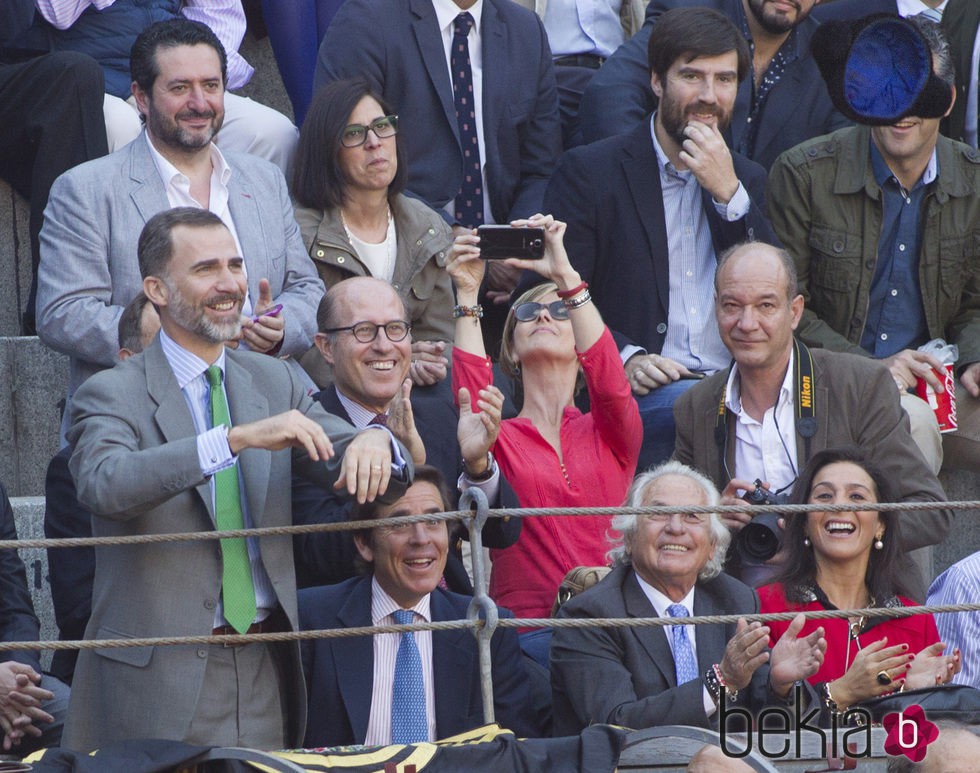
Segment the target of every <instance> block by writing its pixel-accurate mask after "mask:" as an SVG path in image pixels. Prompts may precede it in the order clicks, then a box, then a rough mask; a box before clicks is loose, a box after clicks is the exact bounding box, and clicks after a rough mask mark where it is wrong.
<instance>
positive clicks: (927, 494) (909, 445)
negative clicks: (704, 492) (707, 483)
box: [674, 348, 953, 549]
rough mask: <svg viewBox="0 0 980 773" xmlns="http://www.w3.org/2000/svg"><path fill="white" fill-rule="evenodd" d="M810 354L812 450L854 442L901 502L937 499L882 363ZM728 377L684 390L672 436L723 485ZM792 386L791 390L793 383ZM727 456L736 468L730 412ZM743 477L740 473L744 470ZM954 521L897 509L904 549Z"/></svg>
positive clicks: (800, 457)
mask: <svg viewBox="0 0 980 773" xmlns="http://www.w3.org/2000/svg"><path fill="white" fill-rule="evenodd" d="M810 354H811V355H812V356H813V408H814V418H815V419H816V420H817V433H816V435H814V436H813V438H812V439H811V441H810V450H811V453H816V452H817V451H821V450H823V449H825V448H834V447H838V446H842V445H856V446H858V447H860V448H862V449H864V451H865V452H866V453H868V454H870V457H871V461H872V462H874V464H875V466H876V467H878V468H879V469H880V470H881V471H882V472H883V473H884V475H885V477H886V478H888V479H889V480H891V481H892V482H893V483H894V485H895V488H896V491H897V492H898V495H899V496H898V498H899V500H900V501H902V502H942V501H944V500H945V499H946V495H945V493H944V492H943V488H942V486H941V485H940V484H939V481H938V480H937V479H936V476H935V475H933V474H932V471H931V470H930V469H929V468H928V467H927V466H926V463H925V460H924V459H923V458H922V455H921V454H920V453H919V449H918V448H916V445H915V443H914V442H913V440H912V436H911V435H910V434H909V419H908V416H907V415H906V414H905V411H903V410H902V406H901V404H900V403H899V400H898V391H897V390H896V389H895V384H894V382H893V381H892V378H891V376H890V375H889V373H888V369H887V368H886V367H885V366H884V365H882V364H881V363H880V362H877V361H875V360H872V359H869V358H867V357H859V356H857V355H853V354H843V353H841V352H830V351H827V350H826V349H812V348H811V349H810ZM727 380H728V371H727V370H724V371H719V372H718V373H716V374H715V375H713V376H710V377H708V378H706V379H705V380H704V381H702V382H701V383H700V384H696V385H695V386H694V387H692V388H691V389H688V390H687V392H685V393H684V394H683V395H681V396H680V397H679V398H677V402H676V403H674V420H675V421H676V422H677V440H676V444H675V446H674V458H675V459H679V460H680V461H682V462H684V464H689V465H691V466H692V467H697V468H698V469H699V470H701V471H703V472H704V473H705V474H706V475H707V476H708V477H709V478H711V479H712V480H713V481H714V483H715V485H716V486H717V487H718V488H719V489H721V488H724V487H725V485H726V484H727V483H728V481H729V476H728V475H727V474H726V473H725V470H724V468H723V467H722V464H721V457H720V455H719V453H718V444H717V442H716V441H715V421H716V419H717V416H718V405H719V403H720V401H721V397H722V394H723V393H724V390H725V384H726V382H727ZM794 388H795V387H794ZM726 436H727V440H728V443H727V447H726V449H725V451H726V459H727V463H728V469H729V470H732V471H734V469H735V419H734V417H733V416H730V417H729V421H728V428H727V434H726ZM796 457H797V458H796V464H797V470H801V469H802V468H803V466H804V465H805V464H806V461H807V460H806V444H805V442H804V439H803V438H802V437H801V436H800V435H799V433H797V436H796ZM741 477H745V476H744V475H743V476H741ZM952 524H953V514H952V512H951V511H949V510H941V509H938V508H937V509H936V510H924V511H916V512H909V513H903V514H902V536H903V538H904V540H905V544H906V547H907V548H909V549H912V548H919V547H924V546H926V545H936V544H938V543H940V542H942V540H943V538H944V537H945V536H946V534H947V533H948V532H949V529H950V527H951V526H952Z"/></svg>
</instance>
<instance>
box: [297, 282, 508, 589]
mask: <svg viewBox="0 0 980 773" xmlns="http://www.w3.org/2000/svg"><path fill="white" fill-rule="evenodd" d="M405 317H406V315H405V306H404V304H403V303H402V300H401V298H400V297H399V296H398V293H397V292H395V290H394V288H392V286H391V285H390V284H389V283H388V282H385V281H383V280H380V279H375V278H373V277H353V278H351V279H346V280H344V281H343V282H339V283H337V284H336V285H334V286H333V287H331V288H330V290H328V291H327V293H326V294H325V295H324V296H323V300H321V301H320V308H319V309H318V311H317V326H318V328H319V330H320V332H318V333H317V334H316V345H317V347H318V348H319V350H320V353H321V355H322V356H323V357H324V358H325V360H326V361H327V362H328V363H330V365H331V371H332V373H333V378H334V383H333V384H332V385H331V386H329V387H327V388H326V389H324V390H323V391H321V392H319V393H317V394H316V395H314V399H315V400H316V401H317V402H319V403H320V405H322V406H323V407H324V409H325V410H326V411H327V412H328V413H332V414H334V415H335V416H340V417H341V418H342V419H344V420H345V421H349V422H350V423H351V424H353V425H354V426H355V427H357V428H359V429H360V428H364V427H367V426H369V425H370V424H371V423H372V422H377V423H381V422H383V423H384V424H385V425H386V426H387V427H388V428H389V429H390V430H391V431H392V432H393V433H394V434H395V436H396V437H397V438H398V439H399V440H401V441H402V442H403V443H404V444H405V445H406V447H408V449H409V450H410V451H411V453H412V455H413V458H414V460H415V462H416V463H417V464H421V463H423V462H425V463H427V464H429V465H430V466H433V467H435V468H436V469H438V470H439V471H440V473H442V476H443V479H444V480H451V481H455V480H456V479H457V477H458V476H459V474H460V471H461V470H460V468H461V467H463V470H462V471H463V472H464V473H465V474H464V476H463V478H462V480H461V483H462V485H463V486H464V487H466V486H468V485H471V481H473V480H476V481H482V483H481V487H482V488H484V493H486V494H487V496H488V498H489V499H490V503H491V506H492V507H518V506H519V503H518V502H517V497H516V496H515V495H514V493H513V490H512V489H511V488H510V486H509V485H508V484H507V483H506V481H505V480H503V479H502V478H501V477H500V474H499V471H498V470H497V466H496V463H494V462H493V461H492V457H490V456H489V455H488V452H489V448H490V444H491V443H492V442H493V439H494V437H495V432H494V433H493V434H491V433H488V432H487V430H486V428H485V427H484V425H483V423H482V421H479V420H478V415H474V414H473V413H472V411H469V410H464V411H462V416H461V418H460V417H458V416H457V413H456V407H455V405H454V404H453V397H452V387H451V385H450V380H449V379H443V380H442V381H440V382H438V383H437V384H435V385H433V386H431V387H425V388H422V389H419V388H415V389H414V390H412V387H411V380H410V378H409V375H408V372H409V368H408V366H409V362H410V361H411V356H412V338H411V332H410V331H404V330H403V329H402V327H400V326H398V325H397V323H401V322H402V321H403V320H405ZM389 323H396V327H393V328H390V332H387V331H388V329H387V328H385V327H384V326H385V325H388V324H389ZM365 324H367V325H370V326H375V325H376V326H377V327H376V328H375V330H374V338H373V339H371V340H370V341H362V340H359V339H358V338H357V336H356V335H355V329H356V327H358V326H363V325H365ZM368 330H370V327H369V328H368ZM396 330H400V331H402V332H403V333H404V335H402V337H400V338H399V337H398V335H399V334H398V333H396ZM395 339H397V340H395ZM490 391H491V392H493V393H494V394H499V390H496V389H495V388H491V390H490ZM488 415H491V416H494V417H495V418H496V427H495V430H496V429H497V428H499V419H500V411H499V406H498V407H497V408H496V410H494V411H491V413H490V414H488ZM460 421H461V422H462V431H463V432H464V434H465V437H466V443H465V445H464V446H463V447H462V448H461V447H460V443H459V442H458V441H457V423H458V422H460ZM292 499H293V517H294V520H295V522H296V523H303V524H312V523H339V522H343V521H346V520H347V518H348V517H349V514H350V503H349V502H348V501H346V500H345V499H343V498H341V497H339V496H337V495H336V494H334V493H333V492H329V491H325V490H324V489H322V488H320V487H318V486H315V485H313V484H312V483H309V482H307V481H304V480H300V479H296V480H294V481H293V497H292ZM456 499H457V498H456V497H453V498H452V500H451V501H450V503H449V504H450V505H451V506H455V504H456ZM498 499H499V500H500V501H499V503H498V502H497V501H496V500H498ZM520 533H521V522H520V519H518V518H513V519H507V520H505V519H501V518H491V519H490V520H489V521H488V522H487V525H486V526H485V527H484V529H483V538H484V545H485V546H486V547H492V548H505V547H509V546H510V545H513V544H514V542H516V541H517V538H518V537H519V536H520ZM462 535H463V537H464V538H465V536H466V531H465V528H464V529H463V530H462ZM459 539H460V538H459V537H458V536H455V535H454V536H453V540H452V544H451V546H450V550H449V557H448V560H447V562H446V571H445V579H446V583H447V586H448V587H449V589H450V590H453V591H456V592H458V593H472V592H473V587H472V585H471V584H470V580H469V577H468V575H467V573H466V569H465V567H464V566H463V561H462V555H461V550H460V547H461V546H460V543H459ZM294 545H295V549H296V573H297V583H298V585H299V587H301V588H303V587H307V586H310V585H325V584H328V583H334V582H340V581H341V580H346V579H347V578H349V577H353V576H355V574H356V569H355V558H356V555H357V552H356V550H355V549H354V542H353V538H352V536H351V533H350V532H347V531H342V532H320V533H315V534H301V535H297V536H296V537H295V538H294Z"/></svg>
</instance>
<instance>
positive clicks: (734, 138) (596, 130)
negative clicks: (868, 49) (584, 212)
mask: <svg viewBox="0 0 980 773" xmlns="http://www.w3.org/2000/svg"><path fill="white" fill-rule="evenodd" d="M868 1H869V0H865V2H868ZM818 2H820V0H799V1H798V2H793V3H782V2H777V0H651V2H650V4H649V5H648V6H647V15H646V21H645V22H644V24H643V27H642V29H641V30H640V31H639V32H638V33H636V35H634V36H633V37H632V38H631V39H630V40H627V41H626V42H625V43H624V44H623V45H622V46H620V47H619V49H617V51H616V53H615V54H613V55H612V57H610V59H609V61H608V62H606V63H605V65H603V67H602V69H601V70H599V72H598V73H596V75H595V77H594V78H593V79H592V81H591V82H590V83H589V86H588V88H587V89H586V91H585V94H584V95H583V96H582V106H581V109H580V112H579V121H580V123H581V126H582V132H583V135H584V137H585V141H586V142H595V141H596V140H599V139H602V138H604V137H612V136H614V135H616V134H622V133H623V132H627V131H629V130H630V129H631V128H632V127H633V126H634V125H635V124H636V123H637V122H638V121H640V120H641V119H642V117H643V116H644V115H646V114H647V113H649V112H650V111H651V110H652V109H654V107H655V106H656V100H657V96H658V95H656V94H655V93H654V92H653V91H652V90H651V89H650V83H649V81H648V80H647V78H646V69H647V47H648V43H649V40H650V37H651V35H652V33H653V30H655V29H656V27H657V25H658V24H659V23H660V19H661V17H662V15H663V14H664V13H666V12H667V11H670V10H672V9H675V8H694V7H703V8H710V9H712V10H715V11H719V12H721V13H722V14H724V15H725V16H727V17H728V18H729V19H731V20H732V22H733V23H734V24H735V27H736V28H737V29H738V31H739V33H740V35H741V37H742V38H744V40H745V41H746V43H747V44H748V45H749V46H751V52H752V54H751V63H750V77H748V78H745V79H744V80H742V81H741V83H740V85H739V89H738V96H737V98H736V100H735V107H734V111H733V117H732V122H731V127H730V129H729V131H728V132H727V133H726V137H727V138H728V139H729V142H730V145H731V147H732V149H733V150H736V151H738V152H739V153H742V154H744V155H745V156H747V157H748V158H751V159H752V160H753V161H755V162H757V163H759V164H761V165H762V166H764V167H765V168H766V169H768V168H769V166H770V165H771V164H772V162H773V161H774V160H775V159H776V157H777V156H778V155H779V154H780V153H781V152H782V151H784V150H786V149H787V148H791V147H793V145H796V144H797V143H799V142H802V141H803V140H806V139H809V138H810V137H816V136H818V135H820V134H826V133H827V132H829V131H833V130H834V129H838V128H840V127H841V126H845V125H846V123H847V122H846V120H845V119H844V117H843V116H841V115H840V113H838V112H837V111H836V110H834V106H833V104H831V101H830V99H829V97H828V96H827V88H826V86H824V83H823V81H822V80H821V78H820V73H819V72H818V70H817V67H816V64H815V63H814V61H813V57H812V56H810V40H811V39H812V37H813V33H814V32H815V31H816V29H817V27H818V26H819V25H818V24H817V22H816V21H815V20H814V19H811V18H809V16H810V11H811V10H813V9H814V8H815V7H818V6H817V3H818ZM835 5H837V3H836V2H835V3H827V6H828V8H833V6H835Z"/></svg>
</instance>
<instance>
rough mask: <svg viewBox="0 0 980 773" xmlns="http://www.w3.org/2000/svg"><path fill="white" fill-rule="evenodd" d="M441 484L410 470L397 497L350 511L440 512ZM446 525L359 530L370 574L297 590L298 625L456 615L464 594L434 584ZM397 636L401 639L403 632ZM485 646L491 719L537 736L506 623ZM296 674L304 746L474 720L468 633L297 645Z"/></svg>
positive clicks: (371, 739) (476, 684) (441, 729)
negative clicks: (303, 702)
mask: <svg viewBox="0 0 980 773" xmlns="http://www.w3.org/2000/svg"><path fill="white" fill-rule="evenodd" d="M447 493H448V492H447V491H446V487H445V483H444V482H443V479H442V476H441V475H440V474H439V472H438V471H437V470H435V469H434V468H432V467H419V468H418V469H417V470H416V477H415V482H414V483H413V484H412V485H411V486H410V487H409V489H408V491H407V492H406V493H405V495H404V496H403V497H401V498H400V499H399V500H397V501H396V502H393V503H391V504H388V505H382V504H379V503H374V504H368V505H363V506H360V505H359V506H358V507H356V508H355V509H354V511H353V513H352V514H351V517H352V518H353V519H355V520H372V519H375V518H389V517H394V516H400V515H423V514H425V513H440V512H444V511H445V510H446V509H447V507H448V502H447ZM447 525H448V524H447V522H446V521H438V520H432V521H422V522H419V523H414V524H408V525H400V526H379V527H377V528H374V529H368V530H366V531H359V532H356V533H355V534H354V543H355V545H356V546H357V551H358V553H359V554H360V557H361V559H362V560H363V561H364V562H366V564H367V565H368V573H367V574H366V575H365V576H363V577H358V578H354V579H351V580H347V581H346V582H343V583H340V584H339V585H330V586H324V587H320V588H307V589H304V590H302V591H300V624H301V627H302V628H303V629H305V630H310V629H320V628H350V627H358V626H369V625H390V624H392V623H411V622H423V621H425V622H434V621H438V620H458V619H460V618H462V617H465V615H466V610H467V607H468V605H469V602H470V598H469V597H467V596H461V595H458V594H456V593H450V592H449V591H445V590H443V589H441V588H439V587H438V585H439V579H440V577H442V573H443V569H444V568H445V564H446V554H447V551H448V549H449V545H448V542H449V532H448V529H447ZM501 613H502V614H504V615H506V616H509V613H507V612H506V611H505V610H501ZM406 636H407V637H408V638H409V639H410V640H411V641H410V642H405V641H404V639H405V637H406ZM403 648H406V649H411V648H414V649H415V651H416V654H415V657H416V658H418V662H419V666H420V670H421V674H420V675H419V682H418V684H417V687H418V689H417V691H416V700H415V701H414V702H409V701H408V700H406V699H405V698H403V697H401V696H403V695H404V694H405V693H406V692H409V691H408V690H407V689H404V684H403V677H402V676H401V675H400V673H401V672H400V668H399V661H400V660H401V659H402V657H403ZM491 649H492V655H491V657H492V662H493V672H492V677H493V695H494V707H495V712H496V719H497V722H498V723H499V724H500V725H501V726H502V727H506V728H508V729H510V730H513V731H514V732H515V733H516V734H517V735H518V736H534V735H537V734H538V733H539V732H540V729H539V728H537V727H536V726H535V720H534V718H533V715H532V713H531V702H530V695H529V692H528V684H527V681H528V680H527V676H526V675H525V672H524V666H523V665H522V662H523V657H522V656H521V652H520V649H519V647H518V644H517V634H516V632H515V631H514V629H512V628H506V629H498V630H497V632H496V633H495V634H494V637H493V639H492V640H491ZM404 654H406V655H407V653H404ZM303 671H304V673H305V674H306V684H307V688H308V691H309V716H308V720H307V725H306V738H305V740H304V742H303V743H304V746H306V747H318V746H343V745H348V744H368V745H384V744H389V743H414V742H419V741H434V740H437V739H440V738H446V737H448V736H451V735H456V734H457V733H461V732H464V731H465V730H469V729H472V728H474V727H479V726H480V725H482V724H483V704H482V698H481V691H480V670H479V657H478V655H477V648H476V640H475V639H474V638H473V635H472V633H471V632H470V631H465V630H456V631H438V632H435V631H418V632H415V633H410V634H405V635H402V634H375V635H374V636H372V637H370V638H368V637H365V636H357V637H351V638H341V639H311V640H308V641H306V642H304V644H303ZM404 681H408V680H407V679H406V680H404ZM406 720H407V722H406Z"/></svg>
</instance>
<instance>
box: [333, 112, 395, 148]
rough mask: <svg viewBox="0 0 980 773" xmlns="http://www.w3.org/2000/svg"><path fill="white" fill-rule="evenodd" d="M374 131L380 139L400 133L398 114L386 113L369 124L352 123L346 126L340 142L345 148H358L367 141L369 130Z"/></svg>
mask: <svg viewBox="0 0 980 773" xmlns="http://www.w3.org/2000/svg"><path fill="white" fill-rule="evenodd" d="M369 130H370V131H373V132H374V136H375V137H377V138H378V139H379V140H383V139H386V138H388V137H394V136H395V135H396V134H398V116H397V115H386V116H383V117H381V118H376V119H374V120H373V121H371V123H369V124H368V125H367V126H365V125H364V124H362V123H352V124H351V125H350V126H345V127H344V133H343V134H341V135H340V144H341V145H343V146H344V147H345V148H357V147H360V146H361V145H363V144H364V143H365V142H366V141H367V133H368V131H369Z"/></svg>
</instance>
